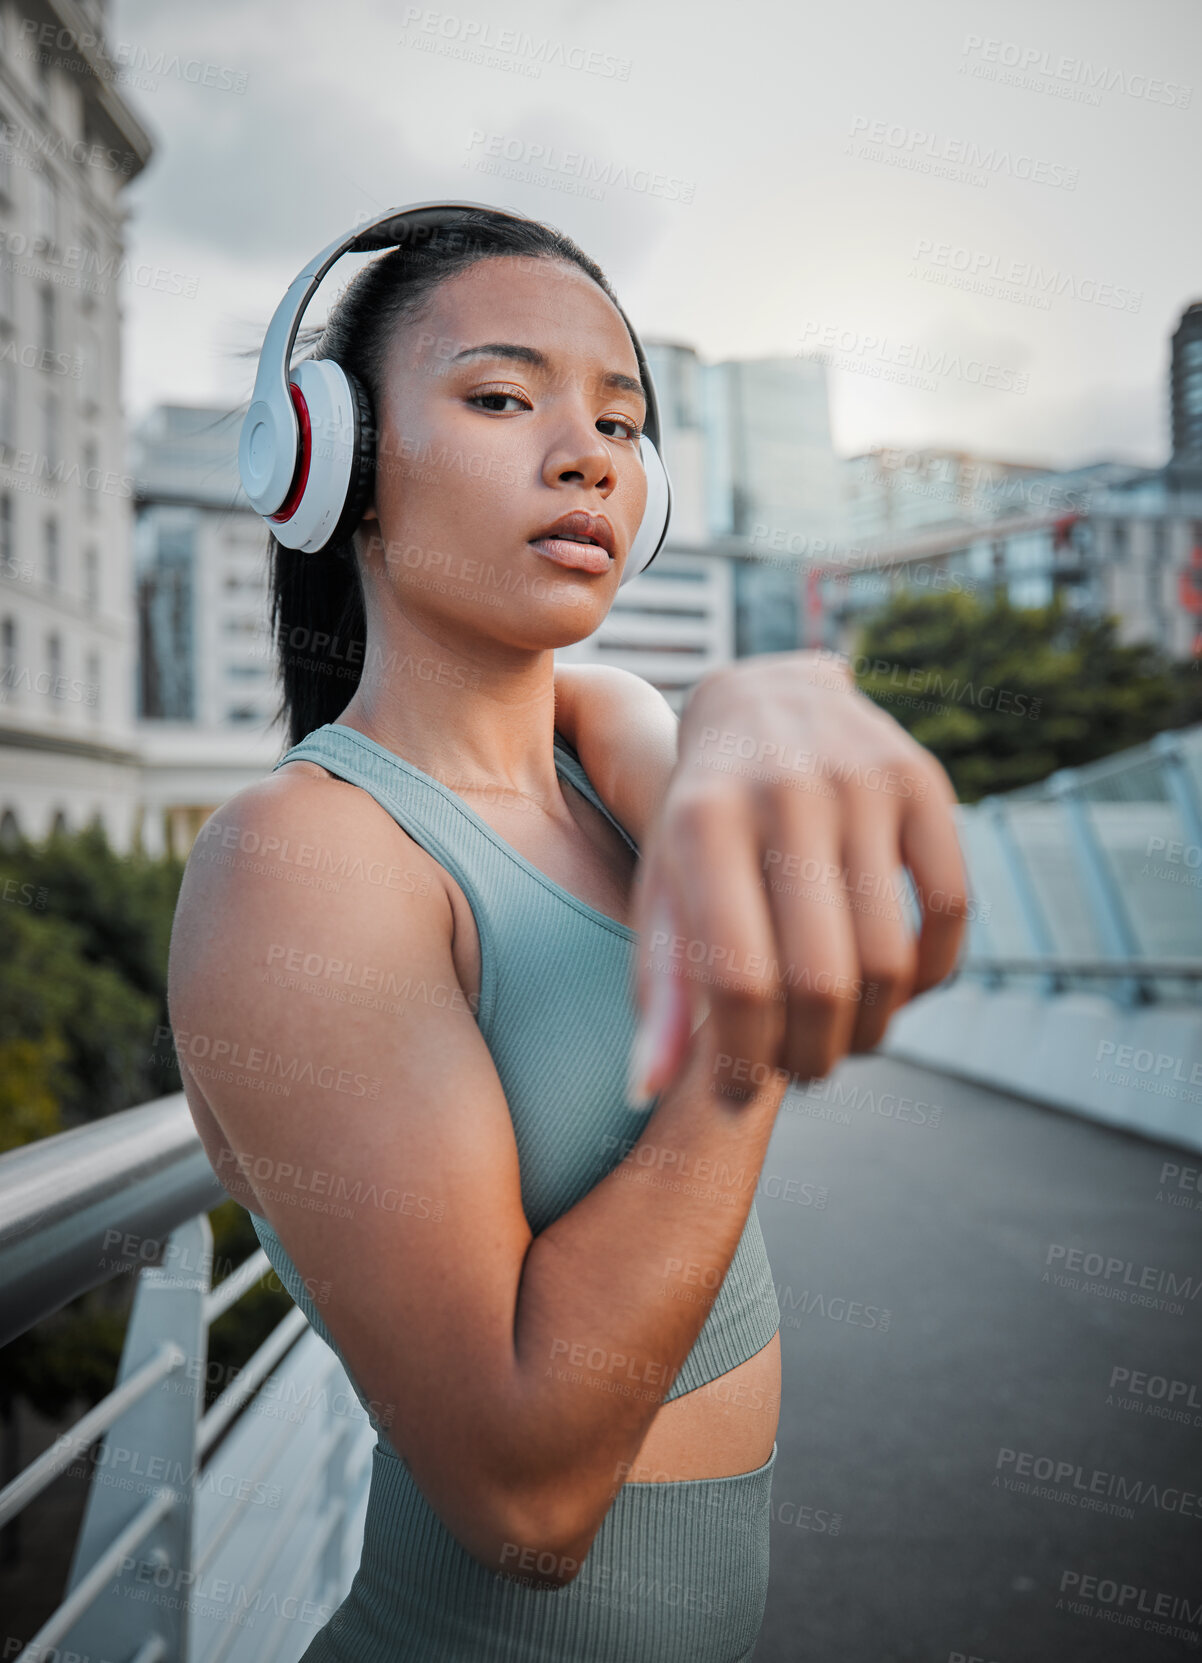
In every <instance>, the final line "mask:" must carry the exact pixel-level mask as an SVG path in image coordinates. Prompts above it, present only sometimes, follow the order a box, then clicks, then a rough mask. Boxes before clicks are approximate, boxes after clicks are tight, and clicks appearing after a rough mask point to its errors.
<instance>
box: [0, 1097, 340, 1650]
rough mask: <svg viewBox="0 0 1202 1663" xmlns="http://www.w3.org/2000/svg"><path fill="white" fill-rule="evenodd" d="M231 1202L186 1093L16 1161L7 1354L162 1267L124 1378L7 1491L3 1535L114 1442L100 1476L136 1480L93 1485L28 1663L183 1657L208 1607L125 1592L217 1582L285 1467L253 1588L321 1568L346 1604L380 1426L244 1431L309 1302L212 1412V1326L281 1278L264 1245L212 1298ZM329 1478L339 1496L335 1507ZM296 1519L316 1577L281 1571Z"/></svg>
mask: <svg viewBox="0 0 1202 1663" xmlns="http://www.w3.org/2000/svg"><path fill="white" fill-rule="evenodd" d="M226 1199H228V1197H227V1193H226V1191H225V1189H224V1187H223V1186H222V1184H221V1183H220V1181H219V1180H218V1178H217V1177H216V1175H215V1174H214V1172H213V1170H212V1168H211V1166H210V1165H209V1160H208V1156H207V1154H206V1152H205V1149H204V1145H203V1143H202V1141H201V1139H200V1136H199V1134H198V1132H197V1130H196V1128H195V1126H194V1125H193V1123H192V1118H191V1114H190V1112H189V1109H188V1106H187V1102H186V1099H185V1098H184V1096H183V1094H182V1093H175V1094H173V1095H171V1096H168V1097H164V1098H160V1099H158V1100H156V1101H155V1102H151V1103H144V1104H140V1105H139V1106H138V1107H136V1108H132V1109H125V1110H121V1111H119V1112H117V1113H115V1114H112V1115H108V1116H105V1117H104V1118H102V1119H100V1120H97V1121H94V1122H91V1123H89V1124H88V1125H87V1126H82V1127H78V1128H75V1129H73V1130H71V1131H68V1132H61V1133H57V1134H55V1135H54V1136H52V1137H48V1138H44V1139H42V1140H41V1141H40V1142H38V1143H35V1144H30V1145H26V1146H24V1147H22V1148H18V1149H15V1150H10V1151H9V1152H7V1153H6V1154H3V1155H0V1220H2V1222H0V1280H2V1281H3V1284H4V1292H3V1295H2V1296H0V1344H4V1343H7V1342H8V1341H9V1340H11V1339H13V1338H15V1337H17V1336H18V1335H19V1334H21V1333H23V1332H24V1331H25V1330H26V1329H28V1328H30V1327H32V1326H33V1325H34V1324H35V1323H36V1322H38V1321H40V1320H41V1319H42V1318H43V1317H44V1316H47V1315H50V1314H52V1313H53V1312H54V1311H57V1310H59V1309H61V1307H62V1306H63V1305H65V1304H66V1303H67V1302H68V1301H69V1300H70V1299H73V1298H74V1297H76V1296H77V1295H78V1294H80V1293H83V1292H85V1291H86V1290H87V1289H89V1288H92V1287H96V1286H98V1285H100V1284H101V1283H103V1282H105V1281H107V1280H109V1279H110V1278H112V1277H114V1276H116V1275H119V1274H120V1273H121V1272H123V1271H124V1270H127V1269H134V1270H140V1271H142V1272H143V1273H144V1274H142V1275H141V1276H140V1277H139V1280H138V1287H137V1291H136V1293H135V1297H134V1304H133V1309H132V1312H131V1314H130V1318H129V1321H128V1323H127V1326H126V1334H125V1341H124V1346H123V1350H122V1358H121V1364H120V1368H119V1372H118V1377H117V1383H116V1385H115V1386H114V1388H113V1389H112V1391H110V1392H109V1393H107V1394H106V1395H105V1397H103V1398H102V1399H101V1400H100V1402H99V1403H97V1404H95V1405H94V1406H93V1407H92V1408H91V1409H90V1410H89V1411H88V1413H86V1414H85V1415H84V1416H83V1418H82V1419H81V1420H79V1421H78V1422H76V1423H75V1425H74V1426H73V1427H71V1428H70V1429H69V1430H67V1431H66V1432H64V1433H63V1434H62V1435H61V1436H60V1437H59V1438H58V1439H56V1441H55V1443H54V1444H53V1446H52V1447H51V1448H50V1449H49V1450H46V1451H45V1452H44V1453H43V1454H42V1455H41V1456H39V1457H38V1458H37V1459H36V1460H34V1461H33V1462H32V1463H31V1464H30V1465H28V1466H27V1467H25V1468H24V1469H23V1470H22V1471H21V1472H19V1473H18V1474H17V1475H16V1476H15V1477H14V1478H13V1480H12V1481H11V1482H10V1483H9V1484H8V1485H6V1486H5V1488H4V1489H3V1490H2V1491H0V1524H3V1523H4V1522H5V1521H7V1520H8V1519H11V1518H13V1517H15V1516H16V1515H17V1514H18V1513H19V1512H20V1511H21V1510H22V1509H23V1508H24V1507H25V1506H27V1505H28V1503H29V1502H30V1501H31V1500H33V1499H34V1498H35V1497H36V1496H38V1495H40V1494H41V1493H42V1491H44V1490H45V1489H46V1487H47V1486H48V1485H49V1484H50V1483H51V1482H52V1480H53V1479H55V1478H56V1477H58V1476H59V1475H60V1474H61V1473H62V1472H63V1471H64V1470H65V1469H66V1468H67V1467H68V1466H69V1465H70V1464H71V1463H72V1462H73V1461H75V1460H76V1459H78V1458H79V1456H80V1455H81V1454H82V1453H83V1452H84V1451H85V1450H87V1449H88V1448H89V1447H90V1446H91V1445H92V1444H93V1443H94V1442H95V1441H96V1439H97V1437H98V1436H101V1435H103V1437H104V1440H105V1443H104V1448H103V1449H102V1450H101V1452H100V1455H99V1457H98V1463H97V1464H98V1468H105V1467H106V1463H107V1462H108V1460H109V1458H110V1456H109V1452H110V1450H111V1451H112V1455H111V1459H112V1460H113V1462H114V1463H115V1465H114V1467H113V1469H112V1471H113V1472H117V1471H118V1469H120V1473H119V1478H118V1480H117V1481H116V1482H113V1483H108V1484H106V1483H101V1484H99V1485H98V1484H97V1483H96V1481H95V1478H94V1479H93V1482H92V1483H91V1484H90V1486H89V1496H88V1503H87V1507H86V1509H85V1515H84V1521H83V1524H82V1525H81V1527H80V1532H79V1535H78V1538H77V1541H76V1547H75V1555H74V1560H73V1563H72V1569H71V1573H70V1577H69V1580H68V1583H67V1586H66V1589H65V1591H64V1595H63V1598H62V1600H61V1602H60V1603H59V1605H58V1606H57V1608H56V1609H55V1610H54V1611H53V1612H52V1613H51V1614H50V1616H49V1617H48V1618H47V1619H46V1620H45V1622H43V1623H42V1625H41V1627H40V1628H39V1630H38V1632H37V1633H36V1634H35V1635H34V1636H33V1637H32V1639H30V1640H29V1641H28V1642H27V1643H26V1645H25V1647H24V1650H23V1651H22V1653H21V1657H22V1659H23V1660H24V1663H35V1660H36V1659H39V1658H41V1657H43V1656H45V1655H46V1648H47V1647H52V1648H55V1647H60V1645H61V1644H64V1643H65V1644H67V1645H68V1647H69V1651H68V1652H63V1653H62V1655H69V1654H70V1653H72V1652H73V1653H76V1654H79V1655H82V1654H83V1652H85V1651H87V1652H89V1653H90V1654H91V1655H101V1654H103V1655H105V1656H110V1657H117V1656H120V1657H124V1658H128V1659H130V1663H161V1659H163V1658H165V1657H176V1658H180V1659H183V1658H184V1657H185V1656H186V1655H187V1648H188V1644H189V1635H190V1633H191V1631H192V1629H193V1628H194V1626H195V1624H196V1623H197V1621H198V1620H199V1619H198V1618H197V1616H196V1614H195V1613H194V1612H193V1611H192V1610H191V1605H190V1602H189V1601H188V1600H181V1601H179V1602H174V1601H172V1602H168V1603H165V1604H163V1605H162V1606H161V1607H159V1608H158V1609H157V1610H156V1611H155V1612H153V1613H152V1612H151V1609H150V1607H145V1608H143V1607H142V1606H141V1605H137V1606H133V1605H131V1603H130V1602H129V1601H128V1600H127V1599H126V1598H124V1597H123V1595H125V1594H127V1593H128V1592H129V1591H130V1590H131V1588H133V1587H134V1583H135V1579H136V1577H137V1576H138V1575H139V1574H140V1573H141V1572H144V1571H146V1570H147V1569H148V1567H149V1568H150V1569H151V1570H153V1574H154V1575H155V1577H158V1576H159V1575H160V1574H161V1573H166V1574H168V1575H169V1577H171V1578H179V1579H180V1585H181V1586H188V1585H190V1584H191V1583H192V1582H193V1581H194V1580H195V1579H197V1578H199V1577H203V1576H206V1575H208V1574H210V1571H211V1567H213V1566H214V1565H216V1564H218V1562H219V1560H220V1558H221V1556H222V1554H227V1555H228V1553H229V1552H230V1544H231V1541H232V1540H233V1537H234V1533H235V1532H237V1531H242V1532H245V1530H246V1522H245V1521H246V1516H247V1512H248V1509H249V1507H250V1505H251V1502H252V1499H253V1498H254V1497H255V1495H256V1493H257V1491H258V1490H259V1489H261V1488H262V1487H263V1485H264V1484H265V1483H266V1482H267V1480H268V1478H269V1477H270V1476H271V1475H272V1474H274V1473H280V1474H283V1473H287V1479H286V1482H287V1486H288V1488H287V1504H286V1505H285V1506H284V1508H283V1509H282V1511H281V1513H280V1515H279V1519H278V1521H276V1522H274V1524H273V1528H272V1529H271V1531H270V1534H269V1538H268V1541H267V1543H266V1546H265V1547H264V1548H263V1551H259V1548H260V1544H259V1543H258V1542H255V1543H254V1551H253V1553H252V1556H251V1561H250V1567H249V1571H248V1573H247V1575H248V1578H249V1582H250V1586H251V1589H252V1591H254V1592H255V1593H256V1594H257V1593H258V1591H259V1587H260V1585H261V1584H262V1585H265V1584H266V1581H267V1579H269V1578H272V1577H274V1578H276V1580H287V1581H288V1582H289V1584H290V1585H291V1584H296V1585H298V1586H300V1585H307V1584H308V1582H309V1580H310V1579H311V1578H312V1577H313V1576H314V1572H315V1567H316V1566H318V1564H320V1566H321V1569H320V1574H319V1576H318V1577H317V1586H316V1593H317V1595H319V1596H324V1595H326V1594H332V1595H333V1596H334V1600H335V1603H336V1602H337V1599H338V1598H340V1597H341V1595H342V1594H343V1593H345V1579H346V1577H347V1574H348V1573H347V1571H346V1568H345V1560H344V1555H345V1551H346V1550H345V1537H346V1535H347V1532H348V1531H349V1530H350V1529H351V1528H352V1526H353V1525H354V1522H355V1518H356V1517H361V1514H358V1513H356V1514H352V1511H351V1507H352V1502H351V1496H352V1495H354V1496H356V1497H358V1498H359V1499H358V1500H357V1501H356V1502H355V1503H354V1505H355V1507H356V1508H359V1507H361V1506H362V1505H363V1502H362V1489H363V1484H362V1482H361V1479H362V1474H363V1472H364V1470H365V1467H364V1460H363V1459H362V1458H360V1459H359V1460H357V1461H350V1462H349V1464H348V1455H350V1454H352V1453H357V1454H359V1455H360V1456H361V1457H362V1450H361V1447H360V1446H361V1445H363V1444H364V1443H366V1444H367V1445H369V1446H370V1445H371V1437H370V1427H369V1426H368V1425H367V1422H366V1421H365V1422H364V1424H363V1427H362V1428H361V1427H360V1425H359V1423H358V1421H357V1420H356V1419H355V1418H353V1417H336V1418H335V1419H331V1418H330V1417H329V1414H328V1412H327V1413H326V1415H325V1417H324V1419H323V1418H322V1417H321V1416H320V1415H319V1418H318V1420H317V1422H316V1429H317V1430H318V1433H319V1435H318V1436H317V1437H316V1438H315V1439H313V1440H309V1439H308V1438H305V1437H304V1436H303V1435H299V1436H298V1433H297V1430H296V1428H295V1427H294V1426H293V1425H292V1424H291V1421H290V1420H283V1421H281V1422H279V1423H278V1425H277V1426H276V1427H275V1428H273V1430H272V1431H271V1432H270V1433H268V1434H267V1435H266V1436H259V1435H254V1436H253V1437H251V1438H250V1439H249V1441H248V1438H247V1436H246V1435H245V1432H242V1433H240V1432H239V1430H238V1428H237V1427H235V1426H234V1425H233V1423H234V1422H235V1419H236V1417H238V1415H239V1414H240V1412H241V1411H242V1410H243V1409H245V1408H247V1407H248V1406H249V1405H251V1404H252V1402H253V1400H254V1399H255V1397H256V1394H257V1393H258V1392H259V1391H260V1389H261V1388H264V1387H267V1386H268V1385H269V1377H272V1376H273V1375H274V1374H275V1373H276V1371H277V1370H278V1369H280V1368H281V1366H282V1365H283V1364H284V1360H285V1358H291V1356H292V1353H293V1348H294V1347H296V1346H297V1345H298V1342H301V1341H302V1340H303V1337H304V1336H305V1335H306V1333H307V1332H308V1329H309V1324H308V1320H307V1318H306V1316H305V1314H304V1312H303V1310H301V1309H300V1308H299V1307H295V1306H294V1307H293V1309H291V1310H290V1311H289V1312H288V1314H287V1315H286V1316H285V1317H284V1318H283V1319H282V1320H281V1321H280V1322H279V1323H277V1324H276V1326H275V1327H274V1328H273V1330H272V1331H271V1333H270V1334H269V1335H268V1336H267V1338H266V1339H265V1340H264V1341H263V1342H262V1343H261V1344H260V1345H259V1346H258V1347H257V1349H256V1350H255V1352H254V1354H253V1355H252V1356H251V1357H250V1358H249V1359H248V1360H247V1361H246V1362H245V1363H244V1364H243V1365H242V1367H241V1368H240V1369H239V1370H237V1372H236V1375H235V1378H234V1379H233V1380H232V1381H231V1383H230V1384H229V1385H228V1386H227V1388H226V1390H225V1391H224V1392H223V1393H222V1394H221V1396H220V1397H219V1398H218V1399H217V1401H216V1403H214V1404H213V1405H212V1407H211V1408H210V1409H209V1411H208V1412H207V1413H205V1412H204V1400H203V1386H202V1381H203V1380H204V1378H205V1376H206V1367H205V1361H206V1357H207V1355H208V1330H209V1326H210V1324H211V1323H213V1322H214V1321H216V1320H217V1319H218V1318H219V1317H220V1316H222V1315H224V1313H225V1312H226V1311H228V1310H229V1309H230V1308H231V1307H232V1306H233V1305H234V1304H235V1303H236V1301H237V1300H238V1299H240V1298H241V1297H242V1296H243V1295H244V1294H246V1293H247V1292H249V1291H250V1289H251V1288H252V1287H254V1286H255V1285H256V1284H257V1283H258V1282H259V1281H260V1280H261V1279H262V1277H263V1276H264V1274H265V1273H266V1272H267V1271H268V1270H269V1269H270V1260H269V1259H268V1257H267V1255H266V1254H265V1253H264V1252H262V1250H259V1251H257V1252H253V1253H251V1254H249V1255H248V1257H247V1258H246V1259H245V1260H244V1261H243V1262H242V1263H241V1264H240V1265H239V1266H238V1267H237V1268H236V1269H234V1270H232V1271H231V1272H230V1273H229V1274H228V1275H227V1276H226V1277H225V1278H224V1279H223V1280H222V1281H221V1282H219V1283H218V1284H217V1286H216V1287H213V1285H212V1274H213V1254H212V1231H211V1228H210V1226H209V1223H208V1220H207V1218H206V1216H205V1214H206V1213H207V1212H208V1211H209V1210H211V1209H212V1208H213V1207H215V1206H217V1205H219V1204H220V1203H221V1202H222V1201H224V1200H226ZM338 1367H339V1365H338V1361H337V1359H336V1357H335V1356H334V1354H333V1353H332V1352H327V1353H326V1355H325V1357H324V1360H323V1361H321V1362H320V1363H319V1364H318V1365H317V1366H316V1367H315V1363H314V1360H313V1359H312V1358H311V1357H310V1358H307V1359H306V1360H305V1361H303V1362H301V1364H300V1368H301V1370H302V1371H303V1372H302V1377H303V1379H304V1381H305V1391H306V1393H307V1392H308V1391H309V1390H310V1389H311V1387H312V1384H313V1382H314V1380H316V1381H317V1382H318V1383H319V1384H321V1385H322V1387H323V1390H324V1382H325V1380H326V1379H327V1378H328V1377H329V1376H330V1375H331V1374H332V1373H334V1372H335V1371H336V1370H337V1369H338ZM344 1384H345V1385H346V1388H347V1390H348V1391H349V1389H350V1387H349V1382H344ZM227 1436H229V1437H231V1438H232V1439H233V1440H234V1443H233V1444H232V1445H231V1448H236V1450H237V1454H236V1455H235V1457H234V1458H235V1460H236V1461H237V1469H236V1470H237V1477H238V1485H237V1489H236V1492H230V1491H227V1490H226V1489H225V1488H224V1487H219V1488H218V1490H217V1493H219V1494H220V1495H221V1496H223V1497H227V1500H226V1501H225V1502H224V1503H223V1504H222V1505H221V1506H220V1508H219V1510H218V1511H217V1512H215V1513H214V1512H212V1511H210V1512H208V1513H207V1514H206V1524H205V1534H204V1538H203V1540H194V1539H193V1536H192V1530H193V1520H194V1517H195V1516H196V1512H197V1502H198V1496H199V1493H200V1490H201V1488H202V1486H204V1485H205V1484H206V1483H211V1484H213V1485H215V1486H223V1485H224V1481H225V1474H224V1472H223V1471H222V1469H220V1468H215V1467H214V1465H213V1455H214V1451H215V1448H216V1446H217V1444H218V1443H219V1442H220V1441H222V1440H224V1439H225V1438H226V1437H227ZM239 1438H241V1443H240V1444H239V1443H238V1440H239ZM219 1459H220V1458H219ZM323 1472H324V1473H325V1474H326V1479H325V1485H326V1487H327V1488H328V1491H329V1496H328V1498H327V1500H326V1501H322V1500H321V1499H320V1498H319V1497H318V1495H317V1490H318V1485H319V1481H320V1478H321V1474H322V1473H323ZM127 1473H128V1474H134V1473H143V1474H147V1475H154V1476H157V1475H158V1474H167V1473H173V1474H178V1475H179V1477H178V1478H176V1479H173V1480H171V1481H170V1482H166V1483H160V1484H158V1485H157V1486H154V1487H152V1488H151V1490H150V1493H149V1494H147V1495H145V1498H144V1499H139V1497H138V1494H137V1491H138V1489H140V1488H141V1485H140V1483H138V1481H137V1480H135V1487H134V1489H132V1490H131V1489H130V1486H129V1484H128V1483H127V1482H126V1476H127ZM184 1475H187V1476H186V1477H185V1476H184ZM327 1502H328V1504H327ZM302 1518H303V1521H304V1523H303V1525H300V1521H301V1520H302ZM298 1526H299V1527H301V1528H308V1530H309V1534H308V1535H307V1536H306V1537H305V1538H303V1550H302V1553H301V1557H300V1561H299V1565H292V1564H290V1565H289V1567H288V1568H287V1571H286V1572H284V1571H282V1570H279V1569H278V1568H277V1562H278V1561H279V1558H280V1554H281V1552H282V1551H283V1548H284V1546H285V1544H286V1543H287V1541H288V1540H289V1538H290V1535H291V1534H292V1533H294V1532H295V1531H296V1530H297V1529H298ZM252 1540H253V1533H252ZM275 1592H276V1591H275V1590H273V1591H272V1597H273V1598H274V1597H275ZM198 1632H199V1631H198ZM238 1632H239V1631H238V1630H236V1629H235V1628H234V1627H233V1626H230V1627H228V1628H227V1629H226V1630H224V1631H223V1632H221V1633H220V1634H219V1636H218V1638H217V1642H216V1647H215V1649H214V1648H212V1647H210V1648H209V1659H208V1663H213V1659H214V1658H215V1657H219V1656H221V1655H223V1654H224V1653H225V1652H227V1651H229V1650H230V1649H231V1648H232V1646H233V1645H234V1642H235V1639H236V1637H237V1635H238ZM85 1641H86V1644H85V1643H84V1642H85ZM281 1643H282V1634H278V1633H277V1634H275V1635H274V1636H273V1638H272V1640H271V1646H270V1650H271V1652H272V1653H275V1652H277V1651H278V1650H279V1647H280V1644H281Z"/></svg>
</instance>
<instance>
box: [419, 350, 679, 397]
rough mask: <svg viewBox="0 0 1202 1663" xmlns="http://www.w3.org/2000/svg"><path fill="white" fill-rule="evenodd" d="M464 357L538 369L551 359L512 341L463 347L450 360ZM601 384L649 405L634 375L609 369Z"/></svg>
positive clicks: (645, 390) (547, 364)
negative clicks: (490, 359) (506, 361)
mask: <svg viewBox="0 0 1202 1663" xmlns="http://www.w3.org/2000/svg"><path fill="white" fill-rule="evenodd" d="M464 358H510V359H513V360H514V361H515V362H517V363H521V364H531V365H533V367H534V368H535V369H538V370H549V369H550V368H551V360H550V359H549V358H548V357H547V355H546V353H545V352H540V351H539V350H538V348H537V347H533V346H518V345H516V344H515V343H514V342H512V341H486V342H484V344H483V345H482V346H469V347H465V348H464V349H463V351H462V352H457V353H456V354H455V356H454V358H453V359H452V360H451V362H452V363H454V364H457V363H459V362H460V360H461V359H464ZM601 385H602V386H603V387H605V388H607V389H609V390H610V391H611V392H615V393H633V394H634V395H635V397H636V398H641V399H642V401H643V403H644V404H646V405H648V407H650V400H649V399H648V397H647V389H646V388H645V387H644V386H643V383H642V382H641V381H637V380H636V379H635V378H634V376H631V375H620V374H619V373H618V371H617V370H610V371H609V372H608V373H607V374H606V375H603V376H602V377H601Z"/></svg>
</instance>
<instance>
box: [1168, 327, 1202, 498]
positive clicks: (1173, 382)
mask: <svg viewBox="0 0 1202 1663" xmlns="http://www.w3.org/2000/svg"><path fill="white" fill-rule="evenodd" d="M1169 403H1170V408H1171V412H1172V428H1173V455H1172V460H1171V461H1170V463H1169V468H1168V471H1169V473H1170V474H1171V475H1173V476H1175V478H1176V479H1178V480H1181V481H1182V482H1187V483H1188V486H1189V488H1190V489H1192V490H1198V489H1199V488H1202V300H1195V301H1194V302H1193V304H1192V305H1191V306H1187V307H1186V309H1185V311H1184V312H1183V313H1182V315H1181V321H1180V323H1179V324H1178V325H1177V329H1176V332H1175V334H1174V335H1173V356H1172V363H1171V367H1170V370H1169Z"/></svg>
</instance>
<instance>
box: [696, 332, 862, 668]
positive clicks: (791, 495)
mask: <svg viewBox="0 0 1202 1663" xmlns="http://www.w3.org/2000/svg"><path fill="white" fill-rule="evenodd" d="M705 380H706V386H705V407H706V424H707V431H708V435H709V457H710V470H709V501H708V511H709V518H710V530H711V532H712V533H713V534H714V535H715V536H716V537H719V538H724V539H726V540H728V542H729V546H730V548H731V550H732V555H733V558H734V577H735V617H736V630H735V655H736V656H737V657H740V658H742V657H746V656H749V655H751V654H753V653H763V652H788V651H791V650H793V649H794V648H796V647H799V646H802V645H804V644H805V640H806V635H807V622H806V606H807V592H808V591H807V570H808V568H809V566H810V565H811V563H812V562H813V560H814V559H815V558H816V557H819V556H821V555H822V554H823V553H825V552H827V551H828V550H829V549H830V546H831V543H832V541H833V539H834V538H836V537H837V536H838V534H839V531H840V529H841V514H840V500H839V485H840V473H839V463H838V459H837V458H836V456H835V452H834V448H833V446H832V444H831V430H830V410H829V404H828V397H827V377H826V367H825V365H823V364H820V363H818V362H817V361H816V360H814V359H811V358H804V357H789V358H758V359H728V360H725V361H723V362H721V363H717V364H712V365H709V366H708V367H707V368H706V371H705Z"/></svg>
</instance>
